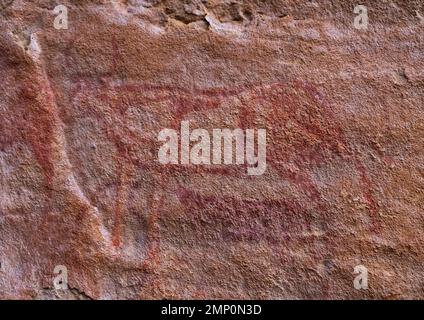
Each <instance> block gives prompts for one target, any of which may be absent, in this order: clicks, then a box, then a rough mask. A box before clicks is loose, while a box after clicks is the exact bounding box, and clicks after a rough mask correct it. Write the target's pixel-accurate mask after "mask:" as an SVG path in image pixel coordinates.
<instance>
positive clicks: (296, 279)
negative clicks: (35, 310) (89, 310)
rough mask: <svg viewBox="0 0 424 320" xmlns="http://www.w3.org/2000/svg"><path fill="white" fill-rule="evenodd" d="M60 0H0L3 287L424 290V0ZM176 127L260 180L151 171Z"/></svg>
mask: <svg viewBox="0 0 424 320" xmlns="http://www.w3.org/2000/svg"><path fill="white" fill-rule="evenodd" d="M57 4H59V2H57V1H41V0H40V1H31V3H29V2H28V1H20V0H15V1H4V0H3V1H0V27H1V30H2V32H1V34H0V112H1V122H0V170H1V171H0V177H1V184H0V187H1V188H0V263H1V268H0V298H25V299H50V298H78V299H86V298H93V299H102V298H103V299H104V298H114V299H117V298H120V299H126V298H127V299H129V298H131V299H140V298H143V299H152V298H153V299H159V298H241V299H244V298H253V299H287V298H295V299H309V298H313V299H317V298H320V299H347V298H379V299H393V298H401V299H406V298H416V299H422V298H423V297H424V252H423V244H424V243H423V242H424V233H423V226H424V220H423V207H424V206H423V201H424V160H423V159H424V122H423V120H424V112H423V102H424V101H423V100H424V99H423V98H424V59H423V58H424V37H423V31H424V18H422V17H423V16H424V6H423V4H422V3H421V1H407V2H404V1H379V2H378V4H377V3H375V2H369V3H362V4H365V5H366V6H367V8H368V14H369V26H368V29H367V30H357V29H356V28H355V27H354V25H353V20H354V18H355V13H354V12H353V8H354V5H353V4H352V2H351V1H305V2H304V3H303V4H299V3H298V2H297V1H287V0H282V1H263V2H262V1H253V0H251V1H160V0H157V1H156V0H155V1H153V0H150V1H149V0H144V1H141V0H140V1H137V0H129V1H107V0H103V1H102V0H98V1H76V0H74V1H65V0H63V1H61V4H63V5H65V6H67V8H68V14H69V22H68V23H69V25H68V29H66V30H65V29H61V30H57V29H55V28H54V25H53V22H54V19H55V16H56V15H55V14H54V12H53V9H54V7H55V6H56V5H57ZM183 120H189V121H190V126H191V127H192V128H204V129H207V130H208V131H211V130H212V129H214V128H242V129H247V128H266V130H267V170H266V172H265V173H264V174H263V175H260V176H249V175H247V174H246V167H245V166H236V165H220V166H219V165H206V166H194V165H162V164H160V163H159V162H158V158H157V152H158V148H159V147H160V145H161V143H160V142H158V140H157V135H158V133H159V131H160V130H162V129H163V128H174V129H176V130H179V126H180V123H181V121H183ZM57 265H63V266H66V268H67V269H68V275H69V290H68V291H60V290H55V289H54V286H53V278H54V277H55V274H54V273H53V270H54V268H55V266H57ZM357 265H364V266H365V267H366V268H367V269H368V272H369V280H368V286H369V288H368V289H367V290H356V289H355V288H354V286H353V280H354V278H355V276H356V275H355V274H354V268H355V266H357Z"/></svg>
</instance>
